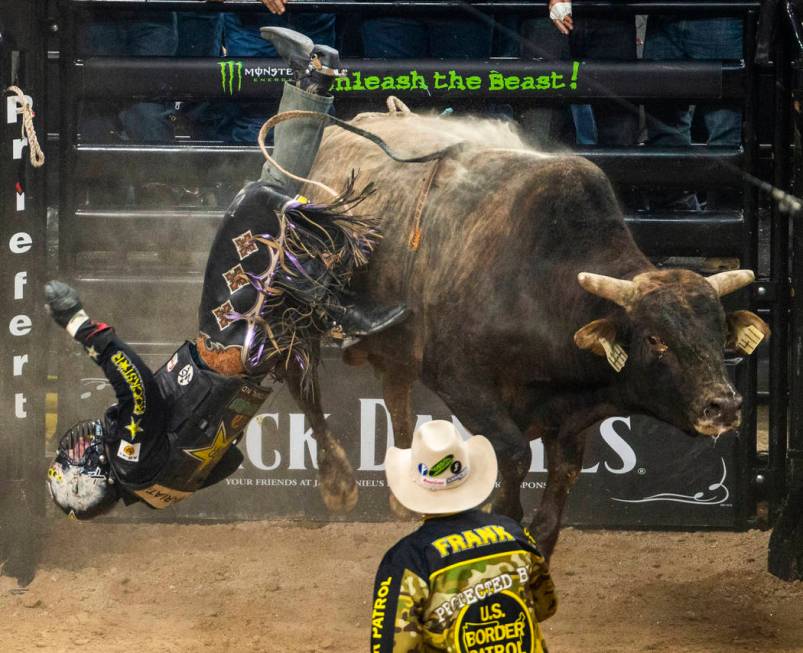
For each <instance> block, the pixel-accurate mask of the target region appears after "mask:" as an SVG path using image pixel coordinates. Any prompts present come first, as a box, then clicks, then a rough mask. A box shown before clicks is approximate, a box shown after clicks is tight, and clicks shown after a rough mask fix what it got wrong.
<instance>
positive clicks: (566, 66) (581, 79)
mask: <svg viewBox="0 0 803 653" xmlns="http://www.w3.org/2000/svg"><path fill="white" fill-rule="evenodd" d="M65 58H66V60H68V61H69V60H70V59H71V58H70V57H65ZM343 66H344V67H346V68H348V69H349V74H348V75H347V76H346V77H344V78H341V79H339V80H336V81H335V86H334V87H333V89H332V91H333V93H334V94H335V95H336V96H338V97H343V98H355V99H362V98H366V97H376V96H377V94H381V95H382V96H383V97H384V96H386V95H398V96H400V97H420V98H426V99H427V100H431V99H434V98H442V99H447V100H448V99H458V98H475V99H476V98H481V99H491V98H494V99H496V98H498V99H501V98H527V99H533V98H537V99H538V101H539V102H542V101H547V100H550V99H553V100H554V99H562V98H571V99H573V100H585V99H589V100H590V99H594V98H608V97H611V96H616V97H620V98H628V99H634V100H650V99H667V100H670V99H671V100H708V101H710V100H731V101H732V100H737V99H741V98H743V97H744V94H745V89H744V83H745V81H744V80H745V72H746V68H745V65H744V64H743V63H740V62H733V63H721V62H719V61H717V62H711V61H693V62H690V61H683V62H680V61H640V62H632V63H631V62H627V63H616V62H600V61H591V62H588V63H585V62H582V63H581V64H580V67H579V68H578V69H577V70H576V71H575V69H574V66H573V62H571V61H532V60H518V59H515V60H514V59H496V60H490V61H465V60H461V59H456V60H448V59H446V60H425V59H393V60H385V59H350V60H345V61H344V62H343ZM450 71H455V74H456V75H457V76H460V77H461V78H462V80H465V79H466V78H467V77H469V76H476V77H479V78H480V80H479V83H480V84H481V86H480V87H479V88H478V89H476V90H471V89H468V88H463V89H461V88H459V87H458V83H457V80H456V79H455V80H454V81H452V79H451V77H450ZM413 72H416V73H417V76H416V75H414V74H413ZM493 72H497V73H500V75H503V76H507V77H508V78H510V77H519V78H521V79H522V80H523V79H524V78H526V77H531V78H533V79H534V80H537V79H538V78H539V77H541V78H544V79H545V80H548V83H549V84H550V87H549V88H547V89H545V90H533V89H530V88H520V86H521V84H522V82H521V81H520V82H519V83H518V86H519V88H515V87H514V86H516V84H515V83H514V82H512V81H510V82H507V83H506V82H505V81H504V79H503V78H502V77H501V76H500V77H495V76H493V75H492V73H493ZM72 73H73V74H74V75H75V83H76V84H78V86H76V87H75V88H76V89H78V90H77V92H78V93H79V94H80V95H81V96H82V97H92V98H127V99H128V98H149V99H155V98H164V99H169V100H178V99H182V100H183V99H203V98H218V97H230V96H235V97H237V98H268V97H271V98H278V97H280V96H281V93H282V84H281V83H279V82H282V81H285V80H287V79H290V75H289V74H288V73H287V67H286V64H285V63H284V62H283V61H282V60H280V59H263V58H242V59H239V58H238V59H225V58H217V59H208V58H200V57H90V58H87V59H85V60H79V61H76V62H75V63H74V70H73V71H72ZM257 73H259V74H257ZM436 73H437V74H442V75H443V79H442V80H440V81H438V80H436V79H435V77H434V76H435V74H436ZM573 75H574V76H575V78H574V79H575V81H574V82H573V81H572V79H573ZM369 76H376V77H378V78H380V79H382V78H385V77H394V78H396V77H398V76H406V77H407V78H408V80H409V81H410V83H411V84H413V83H414V84H416V85H417V87H416V88H415V89H414V90H404V89H400V88H398V87H394V88H389V87H385V88H381V86H380V83H379V81H378V80H377V82H376V84H375V85H374V84H373V83H372V82H371V83H370V85H371V86H372V87H373V88H368V87H367V86H366V84H368V82H367V81H366V77H369ZM555 76H560V77H555ZM450 81H452V88H448V86H449V84H450ZM463 83H464V84H465V82H463ZM438 84H441V85H442V86H441V87H439V86H438ZM501 84H504V88H497V87H498V86H499V85H501ZM559 85H560V86H559ZM572 85H575V86H576V88H572ZM424 87H426V88H424ZM491 89H494V90H491Z"/></svg>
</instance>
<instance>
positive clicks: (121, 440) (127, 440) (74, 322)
mask: <svg viewBox="0 0 803 653" xmlns="http://www.w3.org/2000/svg"><path fill="white" fill-rule="evenodd" d="M46 293H47V297H48V310H49V312H50V314H51V315H52V317H53V319H54V320H55V321H56V323H57V324H59V325H60V326H63V327H64V328H65V329H66V330H67V332H68V333H69V334H70V335H71V336H72V337H73V338H74V339H75V340H76V341H77V342H79V343H80V344H81V345H82V346H83V347H84V350H85V351H86V352H87V354H89V356H90V357H91V358H92V360H94V361H95V363H97V364H98V365H99V366H100V367H101V369H103V373H104V374H105V375H106V378H107V379H108V380H109V384H110V385H111V386H112V388H113V389H114V393H115V396H116V398H117V405H116V406H115V407H114V409H113V410H112V415H113V417H114V421H115V429H114V432H113V433H112V434H110V435H111V438H110V439H108V440H107V445H108V447H109V453H110V455H111V456H112V462H113V464H114V468H115V471H116V472H117V473H118V474H119V475H120V476H121V477H122V478H123V479H124V480H129V481H131V482H136V481H138V480H141V479H144V480H147V478H150V476H152V475H153V471H154V470H153V469H151V466H155V465H156V464H157V460H156V458H158V456H153V455H151V454H152V453H154V450H155V449H156V448H158V447H162V446H163V445H164V442H163V440H164V438H162V437H161V436H162V435H163V433H164V421H165V407H164V401H163V399H162V397H161V393H160V392H159V388H158V386H157V385H156V381H155V380H154V377H153V374H152V372H151V371H150V369H149V368H148V366H147V365H146V364H145V363H144V361H143V360H142V359H141V358H140V357H139V355H137V353H136V352H135V351H134V349H133V348H132V347H131V346H130V345H128V344H127V343H126V342H124V341H123V340H121V339H120V338H118V337H117V334H115V332H114V329H112V328H111V327H110V326H109V325H108V324H106V323H104V322H96V321H94V320H92V319H90V317H89V316H88V315H87V313H86V311H84V309H83V307H82V305H81V301H80V299H79V297H78V293H77V292H76V291H75V290H74V289H72V288H70V287H69V286H67V285H66V284H62V283H59V282H50V283H49V284H48V286H47V287H46Z"/></svg>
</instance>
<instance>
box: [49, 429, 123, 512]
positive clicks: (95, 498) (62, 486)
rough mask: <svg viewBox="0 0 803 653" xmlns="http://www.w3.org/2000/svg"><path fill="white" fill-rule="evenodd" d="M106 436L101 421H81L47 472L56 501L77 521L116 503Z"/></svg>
mask: <svg viewBox="0 0 803 653" xmlns="http://www.w3.org/2000/svg"><path fill="white" fill-rule="evenodd" d="M103 437H104V426H103V422H102V421H101V420H88V421H84V422H78V423H77V424H75V425H74V426H73V427H72V428H70V429H69V430H68V431H67V432H66V433H65V434H64V435H63V436H62V437H61V439H60V440H59V448H58V453H57V455H56V459H55V460H54V461H53V462H52V463H51V465H50V468H49V469H48V471H47V485H48V489H49V490H50V495H51V497H52V498H53V501H54V502H55V503H56V505H57V506H58V507H59V508H61V509H62V510H63V511H64V512H65V513H67V514H68V515H72V516H75V517H77V518H78V519H91V518H92V517H96V516H98V515H100V514H102V513H104V512H107V511H108V510H109V509H111V507H112V506H113V505H114V504H115V502H116V501H117V497H118V495H117V488H116V487H115V486H114V481H113V479H112V478H111V474H110V470H109V464H108V462H107V460H106V453H105V451H104V448H103Z"/></svg>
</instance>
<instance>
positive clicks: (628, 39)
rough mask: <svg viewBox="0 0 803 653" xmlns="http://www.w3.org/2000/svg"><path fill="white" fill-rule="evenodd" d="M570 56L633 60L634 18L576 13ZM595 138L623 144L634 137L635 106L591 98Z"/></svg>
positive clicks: (636, 130)
mask: <svg viewBox="0 0 803 653" xmlns="http://www.w3.org/2000/svg"><path fill="white" fill-rule="evenodd" d="M569 49H570V51H571V56H572V58H573V59H592V60H595V61H635V60H636V21H635V19H634V18H633V17H632V16H630V17H627V18H595V17H582V16H578V17H577V18H575V21H574V29H573V30H572V32H571V34H570V35H569ZM592 106H593V108H594V118H595V120H596V126H597V142H598V143H599V144H600V145H612V146H618V147H625V146H628V145H634V144H635V143H636V140H637V139H638V122H639V117H638V108H637V107H635V106H633V105H632V104H628V103H626V102H623V101H616V100H611V101H609V102H606V101H600V102H594V104H593V105H592Z"/></svg>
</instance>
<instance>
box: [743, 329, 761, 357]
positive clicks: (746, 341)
mask: <svg viewBox="0 0 803 653" xmlns="http://www.w3.org/2000/svg"><path fill="white" fill-rule="evenodd" d="M762 340H764V334H763V333H762V331H761V329H758V328H756V327H754V326H753V325H752V324H748V325H747V326H745V327H741V328H740V329H739V331H738V333H737V334H736V348H737V349H740V350H742V351H743V352H744V353H745V354H747V355H748V356H749V355H750V354H752V353H753V352H754V351H755V349H756V347H758V346H759V345H760V344H761V341H762Z"/></svg>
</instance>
